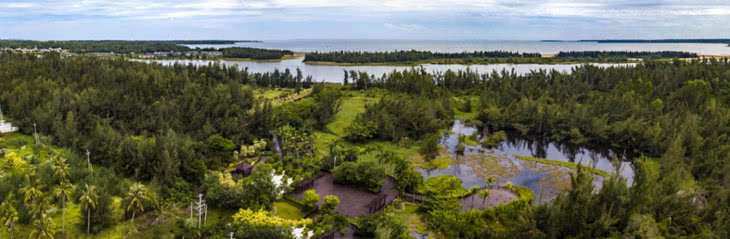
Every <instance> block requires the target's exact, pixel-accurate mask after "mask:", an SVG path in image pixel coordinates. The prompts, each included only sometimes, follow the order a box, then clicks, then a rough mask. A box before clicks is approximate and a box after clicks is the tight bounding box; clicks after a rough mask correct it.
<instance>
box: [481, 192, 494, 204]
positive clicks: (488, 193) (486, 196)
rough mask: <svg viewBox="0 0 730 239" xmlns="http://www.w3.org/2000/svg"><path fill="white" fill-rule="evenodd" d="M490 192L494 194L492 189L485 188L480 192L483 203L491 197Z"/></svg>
mask: <svg viewBox="0 0 730 239" xmlns="http://www.w3.org/2000/svg"><path fill="white" fill-rule="evenodd" d="M490 194H492V191H490V190H489V189H485V190H482V191H481V192H479V198H481V199H482V205H483V204H484V203H486V202H487V198H489V195H490Z"/></svg>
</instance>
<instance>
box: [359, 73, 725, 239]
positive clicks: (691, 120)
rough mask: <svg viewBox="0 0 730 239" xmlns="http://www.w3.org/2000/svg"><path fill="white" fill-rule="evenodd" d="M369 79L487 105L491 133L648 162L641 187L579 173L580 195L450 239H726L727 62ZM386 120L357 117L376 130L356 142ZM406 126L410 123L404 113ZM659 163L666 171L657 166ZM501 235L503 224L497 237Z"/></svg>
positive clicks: (474, 215) (449, 222) (640, 171)
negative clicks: (594, 148)
mask: <svg viewBox="0 0 730 239" xmlns="http://www.w3.org/2000/svg"><path fill="white" fill-rule="evenodd" d="M348 75H349V76H352V75H355V76H356V77H360V78H358V79H356V80H360V81H362V80H363V79H362V78H363V77H361V76H367V74H355V73H349V74H348ZM366 80H367V82H368V83H367V85H368V86H369V87H379V88H384V89H388V90H389V91H393V92H406V93H409V94H417V95H423V94H425V95H439V94H443V92H454V93H455V92H461V94H464V93H466V94H476V95H479V96H480V103H479V117H478V119H479V120H480V121H481V123H483V124H484V125H485V126H487V127H488V128H489V129H490V131H497V130H510V131H516V132H519V133H521V134H524V135H538V136H542V137H549V138H552V139H553V140H556V141H563V142H567V143H572V144H600V145H609V146H611V147H615V148H619V149H623V150H626V151H630V152H633V153H637V154H640V155H643V156H642V157H640V158H638V159H636V160H635V165H634V168H635V170H636V173H637V175H636V176H635V177H634V180H635V181H634V184H633V185H627V183H626V179H623V178H620V177H619V176H616V175H614V176H611V177H609V178H608V179H607V181H605V182H604V183H603V187H602V188H601V189H600V190H598V191H597V192H596V191H595V190H594V185H592V183H591V181H592V180H593V176H591V175H590V173H586V172H585V170H582V171H581V170H579V172H578V173H577V174H575V175H574V176H573V180H572V185H573V189H571V190H570V191H568V192H565V193H564V194H561V196H559V197H558V198H557V199H555V200H554V201H553V202H552V203H550V204H545V205H540V206H537V207H534V208H526V209H524V210H522V209H520V210H519V211H521V213H516V212H507V211H504V212H503V211H500V210H488V211H487V212H469V213H466V214H459V213H456V214H453V215H450V216H445V217H443V218H440V219H439V221H440V222H441V224H440V225H438V226H439V229H437V230H442V231H441V232H442V233H443V234H444V235H449V236H447V237H449V238H494V237H497V238H515V237H533V238H565V237H578V238H584V237H585V238H604V237H621V236H622V235H623V236H629V237H633V236H635V235H640V234H641V235H644V236H647V235H653V236H649V237H655V236H663V237H694V236H700V237H717V238H724V237H727V236H728V235H729V234H728V233H730V231H729V230H730V228H729V227H728V226H727V225H730V224H729V223H730V221H728V220H729V219H730V217H728V213H730V212H729V211H728V208H730V200H729V198H730V197H728V195H729V193H730V191H728V189H727V187H726V185H728V183H730V177H729V176H728V175H727V174H725V173H724V172H726V171H727V170H730V163H728V162H727V159H728V157H729V156H730V150H729V148H728V147H727V146H726V145H728V143H730V142H728V135H730V130H729V129H730V128H729V127H728V125H730V119H729V118H728V117H727V115H728V113H729V112H730V105H728V102H730V94H728V92H730V62H728V61H727V60H723V61H715V60H711V61H693V62H682V61H674V62H671V63H657V62H648V63H645V64H639V65H637V66H636V67H608V68H601V67H595V66H590V65H585V66H580V67H576V68H574V69H573V72H572V73H569V74H566V73H561V72H558V71H552V72H547V71H536V72H532V73H529V74H526V75H517V74H515V73H514V72H506V71H503V72H493V73H489V74H478V73H475V72H464V71H459V72H452V71H447V72H445V73H437V74H429V73H426V72H425V71H423V70H422V69H421V70H418V69H414V70H407V71H403V72H393V73H391V74H388V75H385V76H383V77H377V78H367V79H366ZM350 81H352V79H351V78H350ZM353 87H354V86H353ZM439 92H441V93H439ZM420 102H422V101H420ZM390 104H393V103H392V102H391V103H390ZM429 105H432V104H429ZM401 108H406V107H402V106H401ZM406 109H407V108H406ZM378 111H380V109H379V107H373V108H368V110H367V111H366V113H364V114H362V115H361V116H359V118H358V119H360V117H368V118H370V119H371V120H368V121H362V122H360V121H356V122H355V123H358V122H360V124H356V125H358V126H359V127H358V128H356V130H352V131H351V134H352V135H353V137H354V138H356V139H357V137H356V136H360V134H362V132H378V131H379V130H378V127H380V126H379V125H381V124H384V123H386V124H387V123H389V122H393V121H395V122H397V120H393V118H392V117H393V116H390V117H391V118H385V119H384V120H380V119H378V118H377V117H372V116H368V115H370V114H378V113H377V112H378ZM379 115H380V116H379V117H385V116H386V115H389V114H387V113H379ZM403 117H408V118H409V119H412V118H411V116H410V115H408V114H404V115H403ZM396 119H397V117H396ZM403 120H405V119H403ZM366 122H367V124H366ZM401 129H403V128H401ZM654 160H656V161H657V162H658V163H659V165H658V166H651V165H652V162H654ZM506 222H509V223H507V224H504V223H506ZM497 225H501V226H498V227H497V228H495V226H497ZM642 230H644V231H642ZM647 230H648V231H647ZM644 233H650V234H644Z"/></svg>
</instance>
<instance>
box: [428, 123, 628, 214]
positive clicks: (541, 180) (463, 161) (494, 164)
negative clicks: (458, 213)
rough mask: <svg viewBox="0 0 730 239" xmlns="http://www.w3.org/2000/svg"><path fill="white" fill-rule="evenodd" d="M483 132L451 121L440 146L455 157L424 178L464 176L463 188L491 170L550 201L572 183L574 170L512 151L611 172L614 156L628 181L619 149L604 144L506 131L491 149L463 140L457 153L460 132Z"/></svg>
mask: <svg viewBox="0 0 730 239" xmlns="http://www.w3.org/2000/svg"><path fill="white" fill-rule="evenodd" d="M485 132H486V130H484V129H479V128H477V127H470V126H465V125H464V123H463V122H462V121H459V120H457V121H455V122H454V124H453V126H452V127H451V132H449V133H447V134H445V135H444V136H443V137H442V138H441V142H440V143H441V145H442V146H444V147H446V148H447V150H448V152H449V153H450V154H451V155H452V158H455V159H456V160H455V161H454V162H453V164H452V165H451V166H449V167H448V168H446V169H435V170H420V171H421V173H423V175H424V176H425V178H429V177H434V176H439V175H453V176H456V177H458V178H460V179H461V180H462V185H463V186H464V187H466V188H470V187H473V186H485V185H486V177H488V176H492V175H494V176H495V177H497V179H498V181H500V182H502V183H505V182H507V181H509V182H511V183H513V184H515V185H519V186H525V187H529V188H530V189H532V191H533V192H534V193H535V196H536V200H549V199H551V198H553V197H555V196H556V195H557V193H558V192H559V191H561V190H565V189H567V188H569V186H570V178H569V176H568V173H569V172H572V171H573V170H571V169H568V168H565V167H561V166H556V165H548V164H541V163H536V162H532V161H525V160H520V159H517V158H515V157H514V155H524V156H532V157H538V158H546V159H551V160H559V161H566V162H574V163H581V164H583V165H586V166H590V167H595V168H598V169H602V170H604V171H607V172H615V166H614V164H613V163H612V160H613V159H617V162H618V166H619V167H620V171H619V172H620V174H621V175H622V176H623V177H625V178H626V179H627V181H628V183H629V184H630V183H632V179H633V176H634V172H633V168H632V167H631V164H630V162H628V161H627V160H626V159H627V158H629V157H625V156H623V155H621V154H618V153H615V152H614V151H613V150H611V149H608V148H605V147H590V146H576V145H567V144H560V143H557V142H552V141H549V140H547V139H544V138H543V139H534V138H528V137H521V136H519V135H516V134H508V137H507V140H505V141H503V142H502V143H500V144H499V145H498V146H497V147H495V148H485V147H484V146H482V145H465V150H464V155H463V156H459V155H456V147H457V145H458V144H459V136H460V135H467V136H468V135H472V134H475V133H476V135H478V137H479V138H480V139H481V137H482V135H483V134H484V133H485ZM602 180H603V178H602V177H600V176H596V177H595V180H594V185H595V186H596V188H600V187H601V186H602V183H601V181H602Z"/></svg>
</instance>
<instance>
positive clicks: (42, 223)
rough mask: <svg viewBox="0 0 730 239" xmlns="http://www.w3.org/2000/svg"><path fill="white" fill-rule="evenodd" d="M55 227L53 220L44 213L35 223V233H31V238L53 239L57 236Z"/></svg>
mask: <svg viewBox="0 0 730 239" xmlns="http://www.w3.org/2000/svg"><path fill="white" fill-rule="evenodd" d="M55 234H56V232H55V228H54V227H53V218H51V217H50V216H48V215H46V214H45V213H42V214H41V216H40V217H39V218H38V219H36V220H35V221H33V231H31V232H30V238H33V239H53V235H55Z"/></svg>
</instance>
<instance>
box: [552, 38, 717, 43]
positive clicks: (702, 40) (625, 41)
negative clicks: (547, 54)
mask: <svg viewBox="0 0 730 239" xmlns="http://www.w3.org/2000/svg"><path fill="white" fill-rule="evenodd" d="M549 41H554V40H546V42H549ZM577 42H597V43H702V44H730V38H716V39H602V40H578V41H577Z"/></svg>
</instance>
